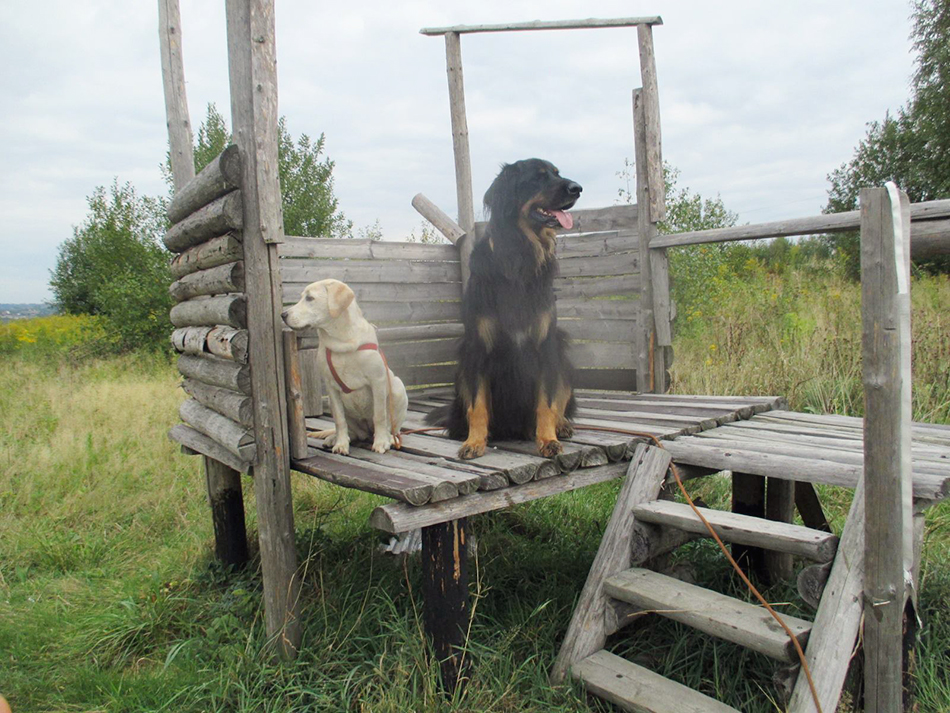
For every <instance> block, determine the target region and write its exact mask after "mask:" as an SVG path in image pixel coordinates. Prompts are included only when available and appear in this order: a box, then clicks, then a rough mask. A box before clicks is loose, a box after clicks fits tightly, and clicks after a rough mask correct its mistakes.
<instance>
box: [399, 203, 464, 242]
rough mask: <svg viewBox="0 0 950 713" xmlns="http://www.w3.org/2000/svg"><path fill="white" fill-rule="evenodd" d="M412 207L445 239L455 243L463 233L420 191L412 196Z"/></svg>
mask: <svg viewBox="0 0 950 713" xmlns="http://www.w3.org/2000/svg"><path fill="white" fill-rule="evenodd" d="M412 207H413V208H415V209H416V212H417V213H419V215H421V216H422V217H423V218H425V219H426V220H428V221H429V222H430V223H432V225H433V226H434V227H435V228H436V230H438V231H439V232H440V233H442V235H444V236H445V238H446V240H448V241H449V242H450V243H452V244H453V245H455V244H456V243H458V241H459V240H460V239H461V237H462V236H463V235H465V230H464V229H463V228H462V226H460V225H459V224H458V223H456V222H455V221H454V220H452V219H451V218H450V217H449V216H448V214H446V213H445V212H444V211H443V210H442V209H441V208H439V206H437V205H436V204H435V203H433V202H432V201H430V200H429V199H428V198H426V197H425V196H424V195H422V194H421V193H417V194H416V195H415V196H413V198H412Z"/></svg>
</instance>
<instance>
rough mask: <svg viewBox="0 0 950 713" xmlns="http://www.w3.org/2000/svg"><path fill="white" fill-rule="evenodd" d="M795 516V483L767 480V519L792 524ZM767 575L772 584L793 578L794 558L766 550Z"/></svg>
mask: <svg viewBox="0 0 950 713" xmlns="http://www.w3.org/2000/svg"><path fill="white" fill-rule="evenodd" d="M794 516H795V482H794V481H792V480H785V479H783V478H767V479H766V482H765V517H766V518H767V519H769V520H774V521H775V522H792V520H793V519H794ZM764 557H765V573H766V576H767V577H768V581H769V583H771V584H774V583H776V582H785V581H787V580H789V579H791V578H792V569H793V566H794V558H793V557H792V555H791V554H789V553H787V552H775V551H774V550H765V553H764Z"/></svg>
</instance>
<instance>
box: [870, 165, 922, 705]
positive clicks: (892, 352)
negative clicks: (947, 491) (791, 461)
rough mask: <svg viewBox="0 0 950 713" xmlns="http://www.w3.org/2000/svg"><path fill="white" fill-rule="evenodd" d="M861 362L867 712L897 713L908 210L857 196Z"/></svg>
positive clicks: (876, 196)
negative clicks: (862, 366)
mask: <svg viewBox="0 0 950 713" xmlns="http://www.w3.org/2000/svg"><path fill="white" fill-rule="evenodd" d="M860 198H861V319H862V325H863V327H862V346H863V350H862V351H863V362H864V390H865V397H864V398H865V414H866V415H865V418H864V480H865V488H866V489H865V498H866V504H865V507H866V510H867V516H866V518H865V568H866V574H865V616H864V651H865V659H864V661H865V664H864V665H865V668H864V685H865V710H867V711H868V712H869V713H884V711H897V710H902V709H903V685H902V676H901V659H902V628H903V615H904V604H905V602H906V593H907V583H906V580H905V574H906V575H907V577H908V578H909V576H910V572H911V570H912V569H913V501H912V494H911V465H910V457H911V391H910V386H911V371H910V367H911V364H910V203H909V201H908V199H907V195H906V194H904V193H903V192H902V191H898V189H897V187H896V186H895V185H894V184H893V183H889V184H888V186H887V188H865V189H862V190H861V194H860Z"/></svg>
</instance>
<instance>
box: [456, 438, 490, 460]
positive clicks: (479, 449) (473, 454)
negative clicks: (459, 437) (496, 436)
mask: <svg viewBox="0 0 950 713" xmlns="http://www.w3.org/2000/svg"><path fill="white" fill-rule="evenodd" d="M483 455H485V443H483V442H479V441H465V443H463V444H462V447H461V448H459V458H461V459H462V460H471V459H472V458H479V457H481V456H483Z"/></svg>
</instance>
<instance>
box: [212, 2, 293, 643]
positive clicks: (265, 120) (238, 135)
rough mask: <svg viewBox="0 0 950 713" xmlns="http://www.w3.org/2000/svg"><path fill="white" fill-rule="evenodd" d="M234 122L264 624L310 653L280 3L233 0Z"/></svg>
mask: <svg viewBox="0 0 950 713" xmlns="http://www.w3.org/2000/svg"><path fill="white" fill-rule="evenodd" d="M226 12H227V26H228V64H229V75H230V83H231V124H232V127H233V130H234V138H235V143H236V144H237V146H238V148H239V149H240V151H241V159H242V161H241V163H242V172H243V173H242V180H241V190H242V193H243V196H244V272H245V283H246V290H247V323H248V353H249V357H250V363H251V365H252V367H253V368H252V369H251V393H252V395H253V397H254V423H255V440H256V442H257V454H258V455H257V460H256V462H255V464H254V492H255V495H256V498H257V513H258V532H259V541H260V551H261V569H262V571H263V578H264V620H265V627H266V631H267V635H268V636H269V637H271V638H272V639H273V642H274V646H275V648H276V651H277V653H278V654H279V655H280V656H281V657H282V658H293V657H295V656H296V654H297V650H298V649H299V647H300V639H301V628H300V621H299V619H298V611H299V601H298V599H299V589H300V582H299V581H298V579H297V576H296V571H297V552H296V550H295V548H294V514H293V506H292V501H291V490H290V457H289V456H290V453H289V443H288V434H287V400H286V392H285V379H284V369H283V365H284V359H283V344H282V341H281V328H280V324H281V322H280V310H281V301H282V300H281V282H280V271H279V265H278V261H277V243H278V242H280V241H281V240H282V239H283V218H282V215H281V208H280V186H279V184H278V179H277V50H276V46H275V36H274V3H273V0H227V4H226Z"/></svg>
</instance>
